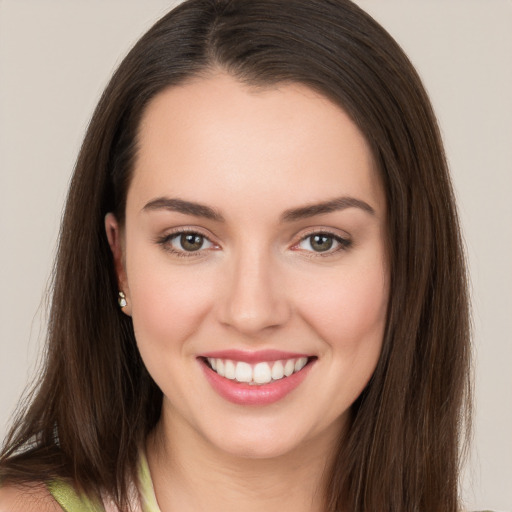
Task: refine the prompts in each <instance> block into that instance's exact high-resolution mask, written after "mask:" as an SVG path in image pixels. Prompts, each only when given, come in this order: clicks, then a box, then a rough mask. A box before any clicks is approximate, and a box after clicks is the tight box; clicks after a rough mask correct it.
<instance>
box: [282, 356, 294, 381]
mask: <svg viewBox="0 0 512 512" xmlns="http://www.w3.org/2000/svg"><path fill="white" fill-rule="evenodd" d="M294 370H295V360H294V359H288V361H286V363H285V365H284V374H285V376H286V377H289V376H290V375H291V374H292V373H293V371H294Z"/></svg>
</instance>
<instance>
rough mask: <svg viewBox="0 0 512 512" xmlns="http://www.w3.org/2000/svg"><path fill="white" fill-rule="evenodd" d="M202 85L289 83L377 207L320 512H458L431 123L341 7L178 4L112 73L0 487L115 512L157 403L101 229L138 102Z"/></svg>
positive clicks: (452, 346) (458, 302) (384, 49)
mask: <svg viewBox="0 0 512 512" xmlns="http://www.w3.org/2000/svg"><path fill="white" fill-rule="evenodd" d="M213 68H218V69H223V70H224V71H226V72H228V73H230V74H231V75H233V76H235V77H236V78H238V79H239V80H241V81H243V82H244V83H249V84H251V85H262V86H265V85H272V84H276V83H279V82H299V83H302V84H305V85H307V86H309V87H310V88H312V89H314V90H316V91H318V92H320V93H321V94H323V95H324V96H326V97H328V98H330V99H331V100H333V101H335V102H336V103H337V104H338V105H340V106H341V107H342V108H343V109H344V110H345V111H346V112H347V113H348V114H349V115H350V116H351V117H352V119H353V121H354V122H355V123H356V124H357V126H358V127H359V129H360V130H361V132H362V133H363V134H364V135H365V137H366V139H367V141H368V142H369V144H370V146H371V148H372V151H373V155H374V158H375V161H376V162H377V163H378V166H379V170H380V173H381V176H382V181H383V183H384V188H385V191H386V196H387V204H388V219H389V221H388V224H389V225H388V230H389V246H390V254H391V257H390V261H391V293H390V298H389V305H388V321H387V326H386V332H385V337H384V343H383V349H382V354H381V357H380V360H379V363H378V365H377V368H376V370H375V373H374V375H373V377H372V379H371V381H370V383H369V384H368V386H367V387H366V389H365V390H364V392H363V393H362V395H361V396H360V397H359V398H358V399H357V401H356V403H354V405H353V406H352V408H353V421H352V424H351V427H350V429H349V432H348V434H347V437H346V438H345V439H343V441H341V440H340V446H339V453H338V456H337V458H336V461H335V463H334V465H333V467H332V468H330V472H329V474H328V482H327V487H326V491H325V495H326V504H325V509H326V510H328V511H341V510H342V509H343V510H345V511H349V510H350V511H353V512H355V511H368V512H371V511H373V512H376V511H379V512H382V511H393V512H406V511H407V512H412V511H424V512H427V511H428V512H432V511H437V510H442V511H444V512H450V511H451V512H455V511H456V510H457V509H458V492H457V488H458V477H457V476H458V470H459V462H460V445H461V441H464V439H465V437H464V435H463V434H464V432H465V431H466V430H465V428H467V426H468V425H469V422H468V419H469V411H470V407H469V397H470V379H469V375H470V373H469V358H470V348H469V320H468V317H469V314H468V297H467V286H466V275H465V263H464V256H463V250H462V243H461V237H460V232H459V226H458V220H457V214H456V210H455V203H454V196H453V192H452V188H451V183H450V179H449V176H448V170H447V164H446V160H445V156H444V151H443V146H442V143H441V139H440V134H439V129H438V126H437V122H436V119H435V116H434V113H433V111H432V107H431V105H430V102H429V100H428V97H427V95H426V92H425V90H424V88H423V86H422V84H421V81H420V79H419V77H418V75H417V73H416V72H415V70H414V68H413V66H412V65H411V63H410V62H409V60H408V59H407V57H406V56H405V54H404V53H403V51H402V50H401V49H400V47H399V46H398V45H397V43H396V42H395V41H394V40H393V39H392V38H391V37H390V36H389V34H388V33H387V32H386V31H385V30H384V29H383V28H382V27H380V26H379V25H378V24H377V23H376V22H375V21H374V20H373V19H372V18H371V17H370V16H368V15H367V14H366V13H364V12H363V11H362V10H361V9H360V8H358V7H357V6H356V5H355V4H353V3H351V2H350V1H348V0H255V1H247V0H245V1H244V0H189V1H186V2H185V3H183V4H181V5H179V6H178V7H177V8H175V9H174V10H173V11H171V12H170V13H169V14H167V15H166V16H164V17H163V18H162V19H161V20H160V21H158V22H157V23H156V24H155V25H154V26H153V27H152V28H151V29H150V30H149V31H148V32H147V33H146V34H145V35H144V36H143V37H142V38H141V39H140V41H139V42H138V43H137V44H136V45H135V47H134V48H133V49H132V51H131V52H130V53H129V54H128V56H127V57H126V58H125V59H124V61H123V62H122V63H121V65H120V66H119V68H118V70H117V71H116V73H115V74H114V76H113V78H112V80H111V82H110V83H109V85H108V87H107V89H106V90H105V92H104V94H103V96H102V98H101V100H100V102H99V104H98V106H97V108H96V111H95V113H94V115H93V118H92V120H91V123H90V126H89V129H88V131H87V134H86V137H85V140H84V143H83V146H82V149H81V151H80V155H79V157H78V160H77V164H76V168H75V172H74V176H73V179H72V183H71V187H70V190H69V196H68V199H67V204H66V209H65V214H64V220H63V223H62V229H61V235H60V244H59V250H58V257H57V263H56V268H55V273H54V281H53V290H52V291H53V299H52V305H51V312H50V318H49V329H48V345H47V357H46V362H45V366H44V372H43V373H42V375H41V379H40V382H39V384H38V386H37V387H36V389H35V391H34V392H33V393H32V394H31V395H30V399H29V401H28V405H27V406H26V407H25V408H22V409H20V413H19V416H18V418H17V420H16V421H15V423H14V426H13V428H12V430H11V432H10V434H9V436H8V438H7V440H6V442H5V445H4V447H3V451H2V453H1V458H0V478H3V479H5V480H10V481H14V482H15V481H18V482H21V481H25V482H27V481H34V480H43V481H45V480H49V479H53V478H66V479H69V480H70V481H72V482H73V483H74V484H75V485H77V486H78V487H79V488H80V489H82V490H85V491H86V492H89V493H93V494H94V493H98V492H100V491H102V492H108V493H109V494H110V495H112V496H113V497H114V499H116V500H117V503H118V505H119V506H120V507H121V509H125V508H126V507H127V504H128V498H127V497H128V492H127V490H128V483H129V482H130V481H131V479H132V478H134V475H135V471H136V467H137V460H138V450H139V448H140V446H141V445H142V444H143V443H144V440H145V439H146V437H147V435H148V433H149V432H150V431H151V429H152V428H153V427H154V426H155V424H156V423H157V421H158V419H159V415H160V408H161V402H162V393H161V391H160V390H159V389H158V388H157V386H156V385H155V383H154V382H153V380H152V379H151V377H150V376H149V374H148V373H147V371H146V369H145V367H144V365H143V363H142V360H141V358H140V355H139V353H138V350H137V347H136V343H135V338H134V333H133V327H132V324H131V320H130V318H128V317H126V316H125V315H124V314H122V313H121V312H120V311H119V308H118V306H117V303H116V297H117V291H118V288H117V280H116V275H115V272H114V268H113V262H112V257H111V253H110V250H109V246H108V243H107V239H106V236H105V232H104V227H103V226H104V222H103V219H104V216H105V214H106V213H107V212H110V211H113V212H115V213H116V215H117V218H118V219H120V220H121V222H122V221H123V218H124V208H125V201H126V194H127V190H128V187H129V184H130V178H131V173H132V169H133V161H134V157H135V155H136V153H137V130H138V126H139V121H140V119H141V115H142V114H143V112H144V109H145V107H146V105H147V104H148V102H149V101H150V100H151V99H152V98H153V97H154V96H155V95H156V94H158V93H159V92H160V91H162V90H163V89H164V88H167V87H170V86H173V85H176V84H180V83H183V82H184V81H186V80H188V79H190V78H192V77H196V76H198V75H200V74H202V73H203V72H208V71H209V70H211V69H213Z"/></svg>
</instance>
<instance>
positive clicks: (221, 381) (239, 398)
mask: <svg viewBox="0 0 512 512" xmlns="http://www.w3.org/2000/svg"><path fill="white" fill-rule="evenodd" d="M198 361H199V363H200V364H201V367H202V369H203V372H204V374H205V376H206V378H207V379H208V382H209V383H210V384H211V386H212V387H213V389H214V390H215V391H217V393H218V394H219V395H220V396H222V397H223V398H225V399H226V400H228V401H230V402H232V403H234V404H238V405H268V404H272V403H274V402H278V401H279V400H281V399H282V398H284V397H285V396H286V395H288V394H289V393H291V392H292V391H293V390H294V389H295V388H297V387H298V386H299V385H300V383H301V382H302V381H303V380H304V379H305V378H306V377H307V375H308V374H309V371H310V370H311V367H312V366H313V363H314V361H315V360H313V361H309V362H308V364H307V365H306V366H304V368H303V369H302V370H300V371H298V372H297V373H294V374H292V375H290V376H289V377H283V378H282V379H279V380H276V381H274V382H269V383H268V384H259V385H252V386H251V385H250V384H246V383H242V382H237V381H236V380H231V379H226V378H225V377H221V376H220V375H219V374H218V373H216V372H214V371H213V370H212V369H211V368H210V367H209V366H208V365H207V364H206V362H205V361H204V360H203V359H198Z"/></svg>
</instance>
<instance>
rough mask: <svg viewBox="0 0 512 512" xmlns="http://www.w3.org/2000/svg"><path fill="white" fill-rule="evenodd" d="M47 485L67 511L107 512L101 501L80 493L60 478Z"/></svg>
mask: <svg viewBox="0 0 512 512" xmlns="http://www.w3.org/2000/svg"><path fill="white" fill-rule="evenodd" d="M46 487H47V488H48V491H50V494H51V495H52V496H53V497H54V498H55V500H56V501H57V503H58V504H59V505H60V506H61V508H62V510H64V511H65V512H105V509H104V508H103V506H102V505H101V504H100V503H98V502H97V501H96V502H95V501H92V500H90V499H88V498H86V497H85V496H83V495H81V494H78V493H77V492H76V490H75V488H74V487H73V486H72V485H71V484H68V483H66V482H63V481H60V480H59V481H53V482H48V483H47V484H46Z"/></svg>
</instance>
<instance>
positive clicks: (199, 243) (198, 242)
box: [160, 231, 214, 256]
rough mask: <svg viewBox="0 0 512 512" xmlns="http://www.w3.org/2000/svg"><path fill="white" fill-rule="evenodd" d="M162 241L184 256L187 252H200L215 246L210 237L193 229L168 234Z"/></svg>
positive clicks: (174, 251)
mask: <svg viewBox="0 0 512 512" xmlns="http://www.w3.org/2000/svg"><path fill="white" fill-rule="evenodd" d="M160 243H161V244H162V245H164V246H167V247H168V248H169V249H170V250H171V252H173V253H175V254H181V255H183V256H184V255H186V253H191V252H199V251H202V250H204V249H211V248H212V247H214V244H213V243H212V242H211V241H210V240H208V238H206V237H205V236H204V235H201V234H200V233H195V232H193V231H186V232H183V233H176V234H174V235H169V236H166V237H165V238H164V239H163V240H162V241H161V242H160Z"/></svg>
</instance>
